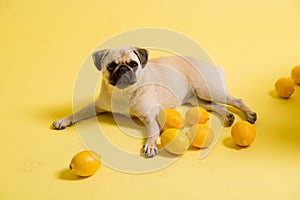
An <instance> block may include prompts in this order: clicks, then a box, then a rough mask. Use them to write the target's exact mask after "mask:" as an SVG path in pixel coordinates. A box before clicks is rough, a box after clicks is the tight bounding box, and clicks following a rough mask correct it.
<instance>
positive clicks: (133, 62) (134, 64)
mask: <svg viewBox="0 0 300 200" xmlns="http://www.w3.org/2000/svg"><path fill="white" fill-rule="evenodd" d="M128 65H129V66H130V67H131V68H136V67H137V66H138V65H139V64H138V63H137V62H135V61H130V63H129V64H128Z"/></svg>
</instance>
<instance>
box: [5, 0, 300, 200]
mask: <svg viewBox="0 0 300 200" xmlns="http://www.w3.org/2000/svg"><path fill="white" fill-rule="evenodd" d="M0 27H1V31H0V67H1V73H0V92H1V118H0V119H1V144H0V172H1V187H0V199H124V198H125V199H192V198H197V199H202V198H203V199H204V198H205V199H295V200H296V199H300V190H299V189H300V188H299V187H300V186H299V182H300V171H299V169H300V130H299V122H300V120H299V113H300V107H299V103H300V88H299V87H296V93H295V95H294V96H293V97H292V98H291V99H290V100H281V99H279V98H277V96H276V94H274V91H272V90H273V84H274V82H275V80H276V79H277V78H280V77H288V76H290V70H291V69H292V67H293V66H295V65H297V64H300V57H299V55H300V54H299V52H300V37H299V35H300V1H299V0H285V1H282V0H265V1H261V0H252V1H231V0H224V1H221V0H220V1H216V0H212V1H204V0H200V1H199V0H187V1H174V0H173V1H171V0H165V1H162V0H159V1H158V0H152V1H142V0H139V1H137V0H127V1H116V0H110V1H99V0H98V1H96V0H87V1H74V0H73V1H68V0H60V1H48V0H46V1H37V0H36V1H34V0H28V1H21V0H19V1H11V0H1V1H0ZM141 27H161V28H168V29H172V30H175V31H178V32H180V33H182V34H185V35H187V36H188V37H191V38H193V39H194V40H195V41H197V42H198V43H199V44H201V45H202V46H203V47H204V48H205V49H206V50H207V52H208V54H209V55H210V56H211V57H212V59H213V60H214V62H215V63H216V64H218V65H221V66H223V67H224V69H225V71H226V74H227V86H228V88H229V90H230V92H231V93H232V94H233V95H235V96H238V97H241V98H243V99H244V100H245V101H246V102H247V103H248V104H249V105H250V106H251V108H253V110H255V111H256V112H257V113H258V122H257V124H256V125H255V127H256V130H257V137H256V140H255V142H254V143H253V145H252V146H251V147H249V148H245V149H238V148H237V147H236V146H235V145H233V144H232V141H231V139H230V128H224V130H223V132H222V135H221V137H220V140H219V141H218V143H217V145H216V147H215V149H214V150H213V152H212V153H211V154H210V155H209V156H208V157H206V158H205V159H204V160H199V159H198V154H199V152H198V151H189V152H187V153H186V154H185V155H184V156H182V158H180V159H179V160H178V161H177V162H175V163H174V164H173V165H171V166H169V167H167V168H165V169H162V170H160V171H157V172H154V173H148V174H139V175H136V174H135V175H134V174H127V173H122V172H118V171H115V170H113V169H111V168H109V167H107V166H103V167H102V168H101V169H100V170H99V171H98V172H97V174H95V175H94V176H92V177H90V178H87V179H78V178H77V177H76V176H73V175H72V173H70V171H69V170H68V169H67V167H68V164H69V161H70V160H71V158H72V156H73V155H74V154H75V153H77V152H79V151H81V150H83V149H84V147H83V145H82V144H81V141H80V139H79V137H78V135H77V133H76V128H75V127H71V128H68V129H66V130H64V131H61V132H57V131H54V130H51V129H50V128H49V126H50V124H51V122H52V121H53V120H55V119H57V118H59V117H62V116H64V115H66V114H68V113H70V112H71V111H72V92H73V86H74V85H73V84H74V81H75V79H76V76H77V73H78V71H79V68H80V65H81V63H82V61H83V60H84V59H85V58H86V56H87V55H88V54H89V53H90V51H91V50H92V49H94V48H95V47H96V46H97V45H98V44H99V43H100V42H102V41H104V40H106V39H107V38H109V37H111V36H112V35H114V34H118V33H119V32H122V31H126V30H131V29H134V28H141ZM145 39H147V38H145ZM109 117H111V116H106V118H109ZM236 118H237V119H236V120H237V121H238V120H240V119H239V117H238V116H237V115H236ZM106 127H107V128H108V130H115V127H114V126H113V125H110V124H106ZM125 145H126V144H125Z"/></svg>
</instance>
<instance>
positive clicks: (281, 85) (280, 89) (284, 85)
mask: <svg viewBox="0 0 300 200" xmlns="http://www.w3.org/2000/svg"><path fill="white" fill-rule="evenodd" d="M275 90H276V92H277V93H278V95H279V96H280V97H282V98H290V97H291V96H292V94H293V93H294V90H295V87H294V83H293V82H292V81H291V80H290V79H288V78H280V79H278V80H277V81H276V83H275Z"/></svg>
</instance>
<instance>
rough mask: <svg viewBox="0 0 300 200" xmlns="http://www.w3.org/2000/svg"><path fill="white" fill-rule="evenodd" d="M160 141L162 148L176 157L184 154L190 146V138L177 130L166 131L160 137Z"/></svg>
mask: <svg viewBox="0 0 300 200" xmlns="http://www.w3.org/2000/svg"><path fill="white" fill-rule="evenodd" d="M160 141H161V145H162V147H164V148H165V149H166V150H167V151H168V152H170V153H173V154H175V155H182V154H184V152H185V151H186V150H187V149H188V148H189V146H190V142H189V139H188V137H187V136H186V135H185V134H184V133H183V132H182V131H181V130H179V129H175V128H170V129H167V130H165V131H164V132H163V133H162V134H161V136H160Z"/></svg>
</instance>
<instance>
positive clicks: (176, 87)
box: [53, 47, 257, 157]
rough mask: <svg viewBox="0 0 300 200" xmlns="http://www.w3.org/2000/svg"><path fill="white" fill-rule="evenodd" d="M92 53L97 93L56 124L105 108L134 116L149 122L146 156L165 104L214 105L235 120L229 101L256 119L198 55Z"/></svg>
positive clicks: (151, 152) (120, 51) (150, 153)
mask: <svg viewBox="0 0 300 200" xmlns="http://www.w3.org/2000/svg"><path fill="white" fill-rule="evenodd" d="M92 59H93V62H94V64H95V66H96V67H97V69H98V70H100V71H101V72H102V77H101V88H100V94H99V97H98V98H97V100H96V101H95V102H92V103H90V104H88V105H87V106H85V107H83V108H82V109H80V110H79V111H77V112H75V113H74V114H71V115H69V116H66V117H64V118H61V119H58V120H56V121H54V122H53V127H54V128H55V129H58V130H59V129H64V128H66V127H67V126H70V125H72V124H75V123H78V122H80V121H82V120H84V119H87V118H90V117H93V116H95V115H97V114H100V113H103V112H112V113H120V114H124V115H128V116H134V117H137V118H138V119H140V121H141V122H143V123H144V124H145V126H146V131H147V142H146V144H145V145H144V147H143V148H144V149H143V152H144V154H145V156H146V157H154V156H155V155H157V154H158V148H157V146H156V141H157V139H158V137H159V135H160V128H161V127H160V126H159V124H158V122H157V120H156V118H157V115H158V113H159V111H160V109H162V108H177V107H179V106H181V105H183V104H190V105H192V106H201V107H204V108H205V109H207V110H210V111H215V112H216V113H218V114H219V115H220V116H221V117H222V118H223V119H224V123H225V124H226V125H227V126H231V125H232V124H233V122H234V119H235V117H234V115H233V113H231V112H230V111H229V110H228V109H226V107H225V106H224V105H230V106H234V107H236V108H238V109H240V110H241V111H242V112H243V113H244V114H245V117H246V119H247V120H248V121H249V122H251V123H254V122H255V121H256V119H257V115H256V113H255V112H253V111H252V110H251V109H250V108H249V107H248V106H247V105H246V104H245V103H244V101H243V100H242V99H238V98H235V97H233V96H231V95H230V94H229V93H228V92H227V90H226V88H225V83H224V78H223V76H224V75H223V71H222V69H221V68H219V67H216V66H213V65H211V64H208V63H206V62H204V61H201V60H199V59H196V58H192V57H180V56H165V57H158V58H154V59H151V60H148V51H147V50H146V49H143V48H136V47H124V48H111V49H104V50H100V51H96V52H94V53H93V54H92Z"/></svg>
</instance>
